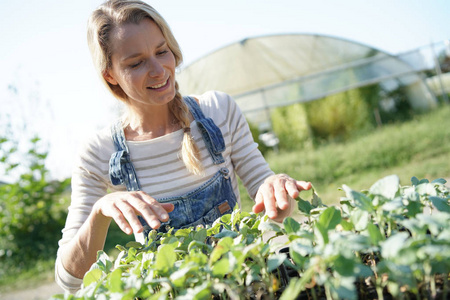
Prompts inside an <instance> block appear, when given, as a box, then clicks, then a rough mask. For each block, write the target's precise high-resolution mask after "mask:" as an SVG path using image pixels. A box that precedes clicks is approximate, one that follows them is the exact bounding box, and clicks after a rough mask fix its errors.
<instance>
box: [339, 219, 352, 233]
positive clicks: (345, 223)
mask: <svg viewBox="0 0 450 300" xmlns="http://www.w3.org/2000/svg"><path fill="white" fill-rule="evenodd" d="M341 226H342V228H343V229H344V230H345V231H350V230H352V229H353V228H354V227H353V223H352V222H348V221H347V220H345V219H342V220H341Z"/></svg>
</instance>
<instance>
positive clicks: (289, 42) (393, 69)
mask: <svg viewBox="0 0 450 300" xmlns="http://www.w3.org/2000/svg"><path fill="white" fill-rule="evenodd" d="M411 61H413V62H414V64H411ZM429 68H430V62H429V61H427V59H425V58H424V57H423V56H422V55H421V54H420V53H419V52H412V53H408V54H407V55H405V57H398V56H393V55H390V54H388V53H386V52H383V51H381V50H378V49H374V48H371V47H369V46H367V45H363V44H360V43H355V42H352V41H348V40H345V39H341V38H336V37H330V36H322V35H308V34H283V35H271V36H262V37H256V38H248V39H244V40H242V41H239V42H236V43H233V44H231V45H228V46H225V47H223V48H221V49H219V50H217V51H215V52H213V53H211V54H209V55H207V56H205V57H203V58H201V59H199V60H197V61H195V62H194V63H192V64H190V65H188V66H186V67H185V68H184V69H182V70H181V71H180V74H179V75H178V82H179V84H180V88H181V92H182V93H188V94H201V93H203V92H205V91H207V90H220V91H224V92H226V93H228V94H230V95H232V96H233V97H234V99H235V100H236V102H237V103H238V105H239V107H240V108H241V110H242V111H243V112H244V114H245V115H246V117H247V119H248V120H249V122H251V123H253V124H255V125H257V126H258V127H259V129H260V130H262V131H264V130H267V129H269V130H270V128H271V111H272V110H273V109H274V108H276V107H283V106H287V105H291V104H295V103H306V102H311V101H313V100H317V99H322V98H325V97H327V96H329V95H335V94H338V93H342V92H346V91H351V90H355V89H359V88H363V87H368V86H376V87H377V93H378V94H380V95H385V97H384V98H385V99H384V102H385V103H384V105H383V107H385V109H386V110H389V107H390V106H392V105H390V104H389V100H390V99H389V96H386V95H391V92H392V91H395V90H398V89H400V88H401V89H402V91H403V92H404V94H405V96H406V98H407V101H408V103H409V105H410V106H411V108H412V109H413V110H424V109H429V108H432V107H435V106H436V105H437V103H438V102H437V100H436V97H435V96H434V94H433V93H432V92H431V91H430V89H429V88H428V86H427V85H426V83H425V81H424V76H423V75H422V74H423V73H422V72H424V71H425V70H428V69H429ZM380 97H381V96H380ZM381 98H383V97H381Z"/></svg>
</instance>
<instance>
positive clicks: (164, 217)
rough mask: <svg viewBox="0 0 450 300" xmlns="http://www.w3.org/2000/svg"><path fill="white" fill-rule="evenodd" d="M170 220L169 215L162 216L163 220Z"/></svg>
mask: <svg viewBox="0 0 450 300" xmlns="http://www.w3.org/2000/svg"><path fill="white" fill-rule="evenodd" d="M168 218H169V215H168V214H162V215H161V219H163V220H165V219H168Z"/></svg>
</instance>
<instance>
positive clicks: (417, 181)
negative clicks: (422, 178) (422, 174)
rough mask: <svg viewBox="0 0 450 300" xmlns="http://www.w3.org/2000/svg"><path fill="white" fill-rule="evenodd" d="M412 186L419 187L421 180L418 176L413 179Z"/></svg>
mask: <svg viewBox="0 0 450 300" xmlns="http://www.w3.org/2000/svg"><path fill="white" fill-rule="evenodd" d="M411 184H412V185H418V184H419V179H418V178H417V177H416V176H413V177H411Z"/></svg>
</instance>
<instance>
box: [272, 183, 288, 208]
mask: <svg viewBox="0 0 450 300" xmlns="http://www.w3.org/2000/svg"><path fill="white" fill-rule="evenodd" d="M287 182H289V181H288V180H287V179H286V178H283V177H279V178H278V179H277V180H275V182H274V183H273V188H274V195H275V199H274V200H275V201H276V205H277V206H278V207H279V208H280V209H281V210H285V209H287V208H288V207H289V202H288V199H287V195H286V183H287Z"/></svg>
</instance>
